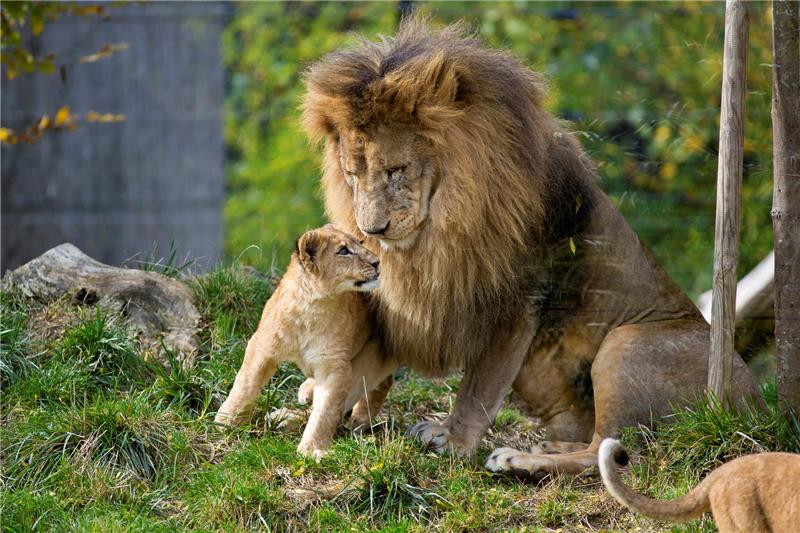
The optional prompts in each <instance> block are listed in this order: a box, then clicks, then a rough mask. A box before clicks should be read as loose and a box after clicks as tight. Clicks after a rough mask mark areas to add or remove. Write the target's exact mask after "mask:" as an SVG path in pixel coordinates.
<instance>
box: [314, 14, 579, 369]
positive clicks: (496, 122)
mask: <svg viewBox="0 0 800 533" xmlns="http://www.w3.org/2000/svg"><path fill="white" fill-rule="evenodd" d="M305 82H306V87H307V93H306V95H305V97H304V101H303V123H304V126H305V128H306V131H307V133H308V134H309V137H310V138H311V139H312V140H316V141H324V142H325V144H326V148H325V161H324V173H323V178H322V188H323V192H324V197H325V206H326V211H327V213H328V216H329V217H330V219H331V221H332V222H334V223H335V224H337V225H340V226H341V227H343V228H346V229H347V230H349V231H351V232H353V233H354V234H360V232H359V231H358V228H357V226H356V223H355V217H354V212H353V202H352V193H351V191H350V188H349V187H348V185H347V184H346V182H345V179H344V174H343V171H342V169H341V167H340V162H339V155H338V152H339V146H338V142H339V141H338V134H339V133H338V132H340V131H349V130H352V129H360V128H364V127H365V126H368V125H370V124H379V123H383V124H395V123H402V124H405V125H410V126H412V127H414V128H415V129H417V130H418V132H419V133H420V134H421V135H423V136H424V137H425V138H427V139H428V140H429V142H430V143H432V145H433V146H434V147H435V153H436V154H438V156H437V161H436V164H437V178H436V180H435V182H434V190H433V191H432V192H431V202H430V211H429V217H428V220H427V223H426V224H425V226H424V227H423V229H422V232H421V233H420V235H419V237H418V240H417V243H416V244H415V245H414V246H413V247H411V248H410V249H408V250H399V249H392V250H389V251H382V252H381V271H382V274H381V277H382V279H383V280H384V281H383V283H382V284H381V288H380V290H379V295H378V296H379V302H378V304H377V316H378V323H379V327H380V328H381V329H382V338H383V341H384V344H385V348H386V349H387V350H388V352H390V353H392V354H394V355H395V356H396V357H398V358H399V359H400V360H401V361H403V362H404V363H406V364H408V365H409V366H411V367H412V368H415V369H416V370H419V371H421V372H425V373H428V374H442V373H445V372H447V371H450V370H453V369H455V368H460V367H461V366H462V365H463V364H464V363H465V362H466V361H467V360H468V359H469V358H471V357H476V356H479V355H480V354H483V353H485V352H486V350H487V349H488V347H489V346H490V345H491V344H492V343H496V342H497V340H498V338H502V336H503V335H504V334H507V331H506V330H507V328H508V327H509V325H510V324H512V323H513V322H514V320H515V317H519V316H520V313H521V312H523V310H530V309H534V308H535V300H536V299H537V298H539V297H540V295H539V294H538V293H537V292H536V290H535V288H536V287H539V286H542V285H543V284H544V280H545V279H546V278H547V277H548V274H547V273H548V266H547V261H548V259H547V254H548V250H549V249H550V248H551V247H552V246H553V245H554V244H555V243H557V242H560V241H563V240H564V239H565V238H568V237H569V236H570V235H573V234H574V233H575V231H577V229H578V227H579V225H580V224H581V221H582V220H584V219H585V218H586V214H587V212H588V210H589V208H590V201H589V200H590V198H589V196H590V192H589V191H588V189H587V183H588V182H589V181H590V180H592V179H593V170H592V168H591V165H590V164H589V162H588V159H587V158H586V157H585V156H584V154H583V152H582V151H581V149H580V147H579V145H578V144H577V143H576V142H575V141H574V139H573V138H572V137H571V136H569V135H568V134H566V133H565V132H563V130H562V129H561V127H560V125H559V124H558V122H557V121H556V120H555V119H554V118H553V117H551V116H550V115H549V114H548V113H547V112H546V111H544V109H543V107H542V101H543V98H544V86H543V85H544V84H543V81H542V79H541V77H540V76H539V75H538V74H536V73H534V72H533V71H531V70H530V69H528V68H526V67H524V66H523V65H521V64H520V63H519V62H518V61H517V60H516V59H515V58H513V57H512V56H511V55H509V54H507V53H505V52H502V51H497V50H490V49H487V48H485V47H483V46H482V44H481V43H480V42H479V41H478V40H477V39H475V38H474V37H472V36H471V35H469V34H468V32H467V31H465V28H464V27H463V26H462V25H459V24H456V25H452V26H449V27H447V28H444V29H441V30H438V31H437V30H432V29H430V25H429V23H428V22H427V21H426V20H424V19H422V18H417V17H414V18H410V19H407V20H405V21H404V23H403V24H402V25H401V28H400V30H399V32H398V34H397V36H396V37H394V38H383V39H381V40H380V41H378V42H370V41H367V40H361V41H360V42H359V43H358V44H357V45H355V46H353V47H351V48H349V49H345V50H342V51H338V52H334V53H331V54H329V55H327V56H326V57H324V58H323V59H321V60H320V61H319V62H317V63H316V64H315V65H313V66H312V67H311V68H310V69H309V70H308V71H307V72H306V73H305ZM576 206H577V208H576ZM373 244H374V245H377V243H373ZM565 246H566V245H565ZM375 247H376V248H377V246H375Z"/></svg>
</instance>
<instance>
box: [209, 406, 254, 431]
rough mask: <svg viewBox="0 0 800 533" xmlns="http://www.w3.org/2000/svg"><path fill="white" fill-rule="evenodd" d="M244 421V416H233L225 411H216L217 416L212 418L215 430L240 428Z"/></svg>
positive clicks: (245, 418)
mask: <svg viewBox="0 0 800 533" xmlns="http://www.w3.org/2000/svg"><path fill="white" fill-rule="evenodd" d="M246 421H247V416H245V415H235V414H232V413H227V412H225V411H218V412H217V416H215V417H214V423H215V424H216V425H217V429H220V430H221V429H223V428H225V427H234V426H241V425H242V424H244V423H245V422H246Z"/></svg>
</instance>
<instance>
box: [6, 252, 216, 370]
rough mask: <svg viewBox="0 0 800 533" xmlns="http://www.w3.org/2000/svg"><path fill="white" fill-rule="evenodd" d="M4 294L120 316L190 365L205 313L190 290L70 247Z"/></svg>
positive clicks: (49, 255) (25, 271)
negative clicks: (66, 299) (68, 302)
mask: <svg viewBox="0 0 800 533" xmlns="http://www.w3.org/2000/svg"><path fill="white" fill-rule="evenodd" d="M3 288H4V289H6V290H8V289H16V290H19V291H21V292H22V294H24V295H25V296H27V297H30V298H36V299H38V300H41V301H43V302H51V301H54V300H56V299H58V298H61V297H62V296H64V295H65V294H71V295H72V298H73V299H74V300H75V301H76V302H78V303H82V304H86V305H99V306H100V307H101V308H102V309H105V310H107V311H109V312H115V313H120V314H121V315H122V316H124V317H125V318H126V320H127V321H128V324H129V325H130V327H131V328H132V329H133V330H135V331H136V332H137V333H138V334H139V335H140V338H141V340H142V341H143V342H144V343H146V344H148V345H149V346H160V343H161V342H163V343H164V345H165V346H166V347H167V348H169V349H171V350H175V351H177V352H178V354H179V356H180V358H181V359H182V360H183V361H184V362H185V363H188V364H191V363H192V362H193V360H194V357H195V354H196V352H197V337H196V334H197V330H198V327H199V323H200V313H199V312H198V311H197V308H196V307H195V306H194V303H193V301H192V300H193V295H192V292H191V291H190V290H189V288H188V287H187V286H186V285H184V284H183V283H181V282H180V281H178V280H175V279H171V278H168V277H166V276H164V275H161V274H158V273H155V272H145V271H143V270H135V269H129V268H117V267H112V266H108V265H105V264H103V263H100V262H98V261H95V260H94V259H92V258H91V257H89V256H88V255H86V254H84V253H83V252H82V251H80V250H79V249H78V248H77V247H76V246H74V245H72V244H69V243H65V244H61V245H59V246H56V247H55V248H52V249H50V250H48V251H47V252H45V253H44V254H42V255H40V256H39V257H37V258H36V259H33V260H31V261H30V262H28V263H26V264H24V265H22V266H21V267H19V268H18V269H16V270H14V271H10V272H8V273H7V274H6V275H5V277H4V278H3ZM156 351H158V350H156Z"/></svg>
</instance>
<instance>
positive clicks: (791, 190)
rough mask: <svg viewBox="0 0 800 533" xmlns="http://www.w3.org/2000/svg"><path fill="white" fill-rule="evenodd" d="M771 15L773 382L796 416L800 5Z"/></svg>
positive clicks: (778, 6)
mask: <svg viewBox="0 0 800 533" xmlns="http://www.w3.org/2000/svg"><path fill="white" fill-rule="evenodd" d="M772 11H773V13H772V55H773V64H774V65H773V70H772V137H773V149H772V151H773V159H774V163H773V172H774V178H773V179H774V190H773V197H772V227H773V229H774V232H775V341H776V346H775V356H776V363H777V377H776V381H777V387H778V400H779V404H780V406H781V408H782V409H785V408H787V407H791V408H792V409H793V410H794V412H795V413H796V414H797V415H800V231H799V230H798V228H800V37H799V34H800V28H799V27H798V18H800V17H799V15H798V14H799V13H800V4H798V2H796V1H786V0H781V1H774V2H773V3H772Z"/></svg>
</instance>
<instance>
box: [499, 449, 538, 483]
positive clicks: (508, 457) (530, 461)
mask: <svg viewBox="0 0 800 533" xmlns="http://www.w3.org/2000/svg"><path fill="white" fill-rule="evenodd" d="M549 464H550V462H549V461H548V460H547V459H546V458H543V457H541V456H537V455H533V454H530V453H526V452H521V451H519V450H515V449H513V448H497V449H496V450H494V451H493V452H492V453H490V454H489V458H488V459H486V465H485V466H486V468H487V469H489V470H490V471H492V472H494V473H495V474H511V475H514V476H517V477H520V478H523V479H530V480H532V481H535V482H537V483H538V482H539V481H541V480H543V479H544V478H546V477H547V476H549V475H550V473H549V472H547V470H546V467H547V466H548V465H549Z"/></svg>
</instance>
